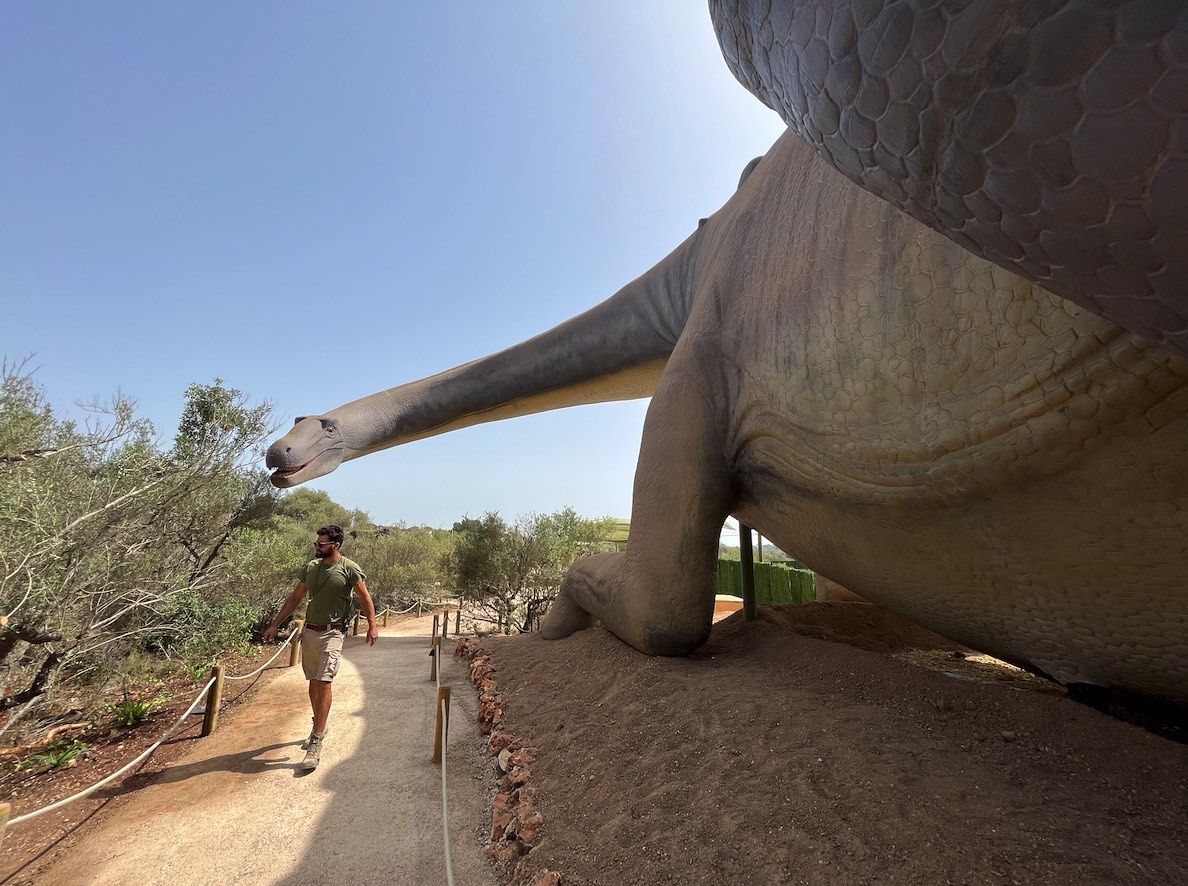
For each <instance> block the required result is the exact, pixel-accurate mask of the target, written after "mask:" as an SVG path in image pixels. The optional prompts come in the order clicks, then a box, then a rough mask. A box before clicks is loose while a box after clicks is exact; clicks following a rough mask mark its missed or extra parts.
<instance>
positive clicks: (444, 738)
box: [0, 600, 454, 886]
mask: <svg viewBox="0 0 1188 886" xmlns="http://www.w3.org/2000/svg"><path fill="white" fill-rule="evenodd" d="M422 604H423V601H420V600H418V601H416V602H414V603H413V604H412V605H410V606H409V607H408V608H407V609H403V610H401V611H399V612H396V611H394V610H391V609H389V608H388V607H384V610H383V611H384V612H388V613H391V614H395V615H403V614H404V613H406V612H410V611H412V609H414V608H416V607H418V606H421V605H422ZM382 614H383V613H377V617H378V616H379V615H382ZM300 634H301V631H299V630H294V631H291V632H290V633H289V636H288V637H287V638H286V639H285V641H284V642H283V643H281V644H280V646H279V647H278V648H277V650H276V652H274V653H273V654H272V656H271V657H270V658H269V659H268V661H266V662H264V664H262V665H260V667H258V668H256V669H255V670H254V671H251V672H250V673H247V674H239V675H235V676H230V677H224V678H223V679H225V680H247V679H250V678H252V677H255V676H257V675H258V674H261V673H263V672H264V671H265V670H266V669H267V668H268V666H269V665H271V664H272V663H273V662H274V661H276V659H277V658H278V657H279V656H280V654H281V653H282V652H283V651H284V650H285V649H286V648H287V647H289V646H290V645H292V644H293V642H294V641H295V640H296V639H297V638H298V637H299V636H300ZM433 641H434V646H433V655H434V656H435V658H434V669H433V671H434V673H433V676H434V681H435V682H436V684H437V690H438V693H437V694H438V710H437V712H436V713H437V716H438V717H440V720H439V723H440V724H441V726H440V730H441V733H440V735H441V743H442V753H441V761H440V762H441V814H442V837H443V843H444V847H445V862H446V881H447V883H448V884H449V886H453V883H454V868H453V862H452V859H451V855H450V830H449V802H448V799H447V795H446V754H445V750H444V749H445V746H446V745H447V744H448V741H449V688H450V687H449V685H448V684H447V685H446V686H445V687H444V689H445V692H444V694H443V692H442V689H443V687H442V685H441V668H440V666H439V665H440V661H439V660H440V657H441V655H440V653H441V648H442V647H441V638H440V637H438V636H437V625H436V623H435V624H434V637H433ZM219 669H221V666H220V668H219ZM218 680H219V677H218V676H212V677H211V678H210V679H209V680H207V681H206V684H205V685H204V686H203V687H202V688H201V689H200V690H199V691H198V694H197V695H195V696H194V700H193V701H192V702H190V704H189V706H188V707H187V708H186V709H185V711H183V712H182V714H181V716H180V717H178V718H177V720H176V721H175V722H174V723H173V725H172V726H170V727H169V728H168V729H167V730H165V732H164V733H163V734H162V735H161V737H160V738H158V739H157V740H156V741H155V742H153V743H152V744H151V745H149V746H148V747H147V748H146V749H145V750H143V751H142V752H141V753H140V754H138V755H137V756H136V757H135V758H134V759H132V760H130V761H129V762H127V763H125V764H124V765H123V766H121V767H120V768H119V769H117V770H116V771H115V772H112V773H111V774H110V775H107V776H105V777H104V778H102V779H100V780H99V781H97V782H95V783H94V784H93V785H91V786H90V787H87V788H84V789H83V790H81V791H78V792H76V793H74V794H71V795H70V796H69V797H64V798H62V799H61V800H55V801H54V802H53V803H49V804H47V805H45V806H42V807H41V808H40V809H34V810H33V811H32V812H26V813H25V814H24V815H18V816H16V817H15V818H12V819H9V820H8V822H7V824H6V827H13V826H15V825H18V824H22V823H24V822H26V821H30V820H32V819H34V818H38V817H39V816H42V815H46V814H47V813H50V812H53V811H54V810H56V809H61V808H62V807H63V806H67V805H69V804H71V803H73V802H75V801H76V800H81V799H83V798H84V797H88V796H90V795H91V794H93V793H94V792H95V791H97V790H99V789H100V788H102V787H104V786H105V785H108V784H110V783H111V782H113V781H115V780H116V779H117V778H119V777H120V776H121V775H123V774H124V773H125V772H128V771H129V770H131V769H133V768H135V767H136V766H138V765H140V764H141V763H143V762H144V761H145V760H147V759H148V758H149V757H150V756H152V754H153V752H154V751H156V750H157V748H159V747H160V746H161V745H162V744H164V743H165V742H166V741H168V740H169V738H170V737H171V736H172V735H173V734H174V733H175V732H176V731H177V730H178V729H179V728H180V727H181V725H182V724H183V723H184V722H185V721H186V718H187V717H189V716H190V715H191V714H192V713H194V710H195V709H196V708H197V707H198V703H199V702H200V701H201V700H202V699H203V698H204V697H206V696H207V694H208V693H209V692H210V690H211V687H212V686H216V683H217V682H218ZM216 688H217V687H216ZM216 695H217V693H216ZM208 701H209V698H208ZM216 706H217V701H216ZM0 839H2V837H0Z"/></svg>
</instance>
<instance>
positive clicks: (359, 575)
mask: <svg viewBox="0 0 1188 886" xmlns="http://www.w3.org/2000/svg"><path fill="white" fill-rule="evenodd" d="M366 578H367V576H366V575H365V574H364V573H363V570H362V569H360V568H359V564H358V563H356V562H355V561H354V560H348V559H347V558H346V557H340V558H339V560H338V562H337V563H335V564H334V565H333V566H323V565H322V561H321V560H310V561H309V562H308V563H306V564H305V566H304V567H302V569H301V581H302V582H303V583H304V584H305V589H306V590H307V591H308V592H309V608H307V609H306V610H305V621H306V623H307V624H315V625H324V624H333V623H334V622H341V621H342V620H343V619H345V618H346V616H347V610H348V609H349V608H350V605H351V591H352V590H354V587H355V585H357V584H358V583H359V582H360V581H363V580H364V579H366Z"/></svg>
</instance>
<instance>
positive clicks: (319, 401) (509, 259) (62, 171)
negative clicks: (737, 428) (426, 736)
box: [0, 0, 783, 525]
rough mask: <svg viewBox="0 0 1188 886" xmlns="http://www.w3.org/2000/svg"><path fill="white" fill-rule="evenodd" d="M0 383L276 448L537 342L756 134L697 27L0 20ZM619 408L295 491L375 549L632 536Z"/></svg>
mask: <svg viewBox="0 0 1188 886" xmlns="http://www.w3.org/2000/svg"><path fill="white" fill-rule="evenodd" d="M0 84H3V86H2V87H0V119H2V120H3V121H4V125H3V126H2V127H0V193H2V194H3V200H2V201H0V300H2V303H3V306H4V308H5V315H6V322H5V323H4V324H3V326H2V327H0V353H3V354H5V355H7V356H8V357H9V358H20V357H23V356H27V355H29V354H34V355H35V359H34V363H35V365H37V366H39V367H40V370H39V372H38V374H37V378H38V380H39V381H40V382H41V384H42V385H43V386H44V387H45V388H46V389H47V392H48V394H49V395H50V398H51V400H52V401H53V402H54V403H55V404H57V405H58V406H59V407H60V408H61V409H65V410H69V409H71V404H72V403H73V402H74V401H78V400H87V399H90V398H91V397H92V396H94V395H99V396H101V397H108V396H110V395H111V394H112V393H114V392H115V391H117V390H120V391H122V392H124V393H125V394H127V395H129V396H131V397H133V398H135V399H136V400H137V401H138V402H139V404H140V407H141V412H142V414H144V415H146V416H147V417H149V418H151V419H152V420H153V421H154V422H155V423H156V424H157V426H158V427H159V428H160V429H161V430H162V431H163V432H164V434H165V435H166V436H167V437H168V436H171V434H172V430H173V428H174V427H175V426H176V422H177V418H178V415H179V413H180V410H181V403H182V393H183V391H184V389H185V387H186V385H187V384H189V383H191V382H195V381H199V382H208V381H210V380H212V379H213V378H215V377H220V378H222V379H224V380H225V381H226V382H227V383H228V384H230V385H232V386H234V387H237V388H240V389H242V390H244V391H246V392H248V393H249V394H251V395H252V397H253V398H256V399H268V400H271V401H272V402H273V403H274V404H275V406H276V409H277V412H278V415H279V416H281V417H282V418H283V419H284V420H285V421H284V423H285V426H286V427H287V425H288V424H289V422H291V420H292V418H293V416H296V415H301V414H308V413H317V412H324V411H327V410H329V409H331V408H333V407H334V406H337V405H339V404H342V403H345V402H347V401H350V400H354V399H356V398H358V397H361V396H365V395H367V394H370V393H373V392H375V391H378V390H382V389H386V388H389V387H392V386H394V385H397V384H400V383H403V382H406V381H412V380H415V379H418V378H421V377H423V376H426V375H431V374H433V373H436V372H439V371H441V370H443V369H447V368H449V367H451V366H455V365H457V364H459V363H463V362H466V361H468V360H471V359H474V358H476V357H480V356H483V355H486V354H489V353H492V352H494V351H497V350H500V349H502V348H504V347H507V346H509V345H512V344H515V343H516V342H518V341H521V340H523V339H525V338H529V337H531V336H532V335H535V334H537V333H538V332H541V331H543V330H545V329H547V328H549V327H550V326H553V325H555V324H556V323H558V322H560V321H562V320H565V319H566V318H568V317H570V316H572V315H574V314H576V313H578V312H580V311H582V310H585V309H586V308H588V307H590V306H592V305H594V304H596V303H597V302H599V301H601V300H603V299H604V298H606V297H608V296H610V295H611V294H613V293H614V292H615V291H616V290H617V289H618V288H619V287H620V286H622V285H623V284H624V283H626V282H628V281H630V280H631V279H633V278H634V277H636V276H638V275H639V274H640V273H641V272H643V271H644V270H646V269H647V268H648V267H650V266H651V265H652V264H654V263H655V262H656V261H658V260H660V259H661V258H662V257H663V256H665V255H666V254H667V253H668V252H669V251H670V250H671V249H672V248H673V247H674V246H676V245H677V244H678V243H679V242H680V241H681V240H683V239H684V238H685V237H686V236H687V235H688V234H689V232H690V231H692V230H693V228H694V227H695V226H696V224H697V219H698V218H699V217H701V216H705V215H708V214H709V213H711V212H713V211H714V210H715V209H717V208H718V207H719V206H720V205H721V204H722V203H723V202H724V201H725V200H726V199H727V198H728V197H729V196H730V194H731V193H732V192H733V190H734V187H735V185H736V183H737V181H738V175H739V173H740V172H741V170H742V168H743V166H744V165H745V164H746V163H747V161H749V160H750V159H751V158H752V157H754V156H756V155H758V154H761V153H763V152H764V151H765V150H766V149H767V148H768V147H769V146H770V144H771V143H772V142H773V141H774V140H775V139H776V138H777V137H778V135H779V133H780V132H781V131H782V128H783V125H782V123H781V122H780V121H779V119H778V118H777V117H776V115H775V114H774V113H772V112H771V111H769V110H768V109H766V108H764V107H763V106H762V105H761V104H760V103H759V102H758V101H757V100H756V99H754V98H753V97H752V96H751V95H750V94H749V93H747V92H746V91H745V90H744V89H743V88H742V87H741V86H740V85H739V84H738V83H737V82H736V81H735V80H734V79H733V77H732V76H731V75H730V73H729V72H728V71H727V69H726V66H725V64H724V62H723V61H722V59H721V56H720V54H719V52H718V47H717V43H716V41H715V39H714V36H713V30H712V28H711V25H710V22H709V15H708V12H707V10H706V8H705V4H703V3H693V2H689V0H672V2H655V0H653V2H648V3H629V2H602V3H597V4H591V3H578V2H571V3H546V2H539V3H537V2H532V3H529V2H523V3H515V4H512V3H491V2H486V3H473V4H471V3H466V4H464V3H450V4H445V3H429V2H425V3H422V4H413V3H400V4H396V3H361V2H353V3H349V4H330V3H293V2H285V3H268V2H253V3H206V4H194V5H190V6H183V5H181V4H150V3H138V4H132V3H124V4H94V3H53V4H48V3H46V4H32V3H15V2H4V3H0ZM646 405H647V404H646V401H636V402H632V403H623V404H606V405H598V406H587V407H581V408H576V409H566V410H561V411H558V412H553V413H548V414H544V415H539V416H531V417H527V418H521V419H516V420H512V421H506V422H497V423H494V424H489V425H484V426H480V427H477V428H469V429H465V430H462V431H458V432H455V433H453V434H447V435H443V436H440V437H433V438H430V439H428V440H423V441H419V442H416V443H412V444H408V445H406V446H402V447H398V448H395V449H390V450H387V451H385V452H383V453H378V454H376V455H372V456H370V457H368V458H365V459H360V460H356V461H353V462H349V463H347V464H345V465H343V466H342V467H341V468H340V469H339V470H338V471H337V472H336V473H334V474H332V475H330V476H328V477H324V478H321V479H320V480H317V481H314V482H313V483H312V484H310V485H311V486H313V487H314V488H319V489H325V490H326V491H327V492H329V493H330V494H331V495H332V496H334V498H335V499H337V500H338V501H340V502H342V503H343V504H346V505H348V506H351V507H361V508H363V509H365V510H367V511H368V512H369V513H370V514H371V515H372V517H373V518H374V519H377V520H379V521H382V522H396V521H399V520H403V521H406V522H409V523H429V524H433V525H449V524H450V523H452V522H453V521H454V520H456V519H458V518H460V517H461V516H463V515H464V514H471V515H477V514H480V513H482V512H483V511H486V510H497V511H500V512H502V513H504V514H506V515H509V516H511V515H515V514H521V513H527V512H531V511H537V512H544V511H553V510H556V509H558V508H560V507H563V506H565V505H572V506H573V507H575V508H577V510H578V511H579V512H581V513H583V514H587V515H591V516H594V515H601V514H611V515H617V516H628V515H629V514H630V500H631V483H632V477H633V474H634V469H635V461H636V457H637V454H638V449H639V440H640V432H641V429H642V425H643V417H644V412H645V409H646Z"/></svg>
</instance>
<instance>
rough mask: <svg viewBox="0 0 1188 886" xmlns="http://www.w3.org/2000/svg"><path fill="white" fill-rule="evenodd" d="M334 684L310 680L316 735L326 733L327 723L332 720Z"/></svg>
mask: <svg viewBox="0 0 1188 886" xmlns="http://www.w3.org/2000/svg"><path fill="white" fill-rule="evenodd" d="M332 687H333V684H332V683H331V682H330V681H329V680H310V682H309V700H310V703H311V705H312V707H313V731H314V735H322V734H324V733H325V732H326V721H327V720H328V719H329V718H330V703H331V702H332V701H333V699H334V690H333V688H332Z"/></svg>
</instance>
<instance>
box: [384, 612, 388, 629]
mask: <svg viewBox="0 0 1188 886" xmlns="http://www.w3.org/2000/svg"><path fill="white" fill-rule="evenodd" d="M387 626H388V610H387V608H385V609H384V627H385V628H386V627H387Z"/></svg>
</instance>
